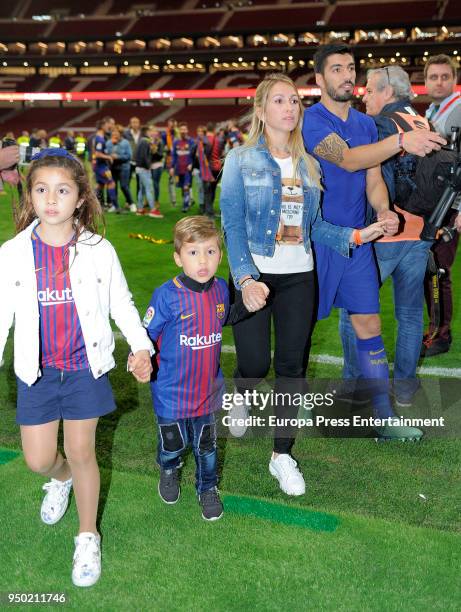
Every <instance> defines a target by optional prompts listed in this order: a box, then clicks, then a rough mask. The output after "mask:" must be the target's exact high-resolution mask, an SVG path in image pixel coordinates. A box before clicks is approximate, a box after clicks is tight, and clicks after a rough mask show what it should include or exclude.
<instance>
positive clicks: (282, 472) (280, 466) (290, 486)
mask: <svg viewBox="0 0 461 612" xmlns="http://www.w3.org/2000/svg"><path fill="white" fill-rule="evenodd" d="M269 472H270V473H271V474H272V476H275V478H277V480H278V481H279V484H280V488H281V489H282V491H283V492H284V493H286V494H287V495H304V493H305V492H306V484H305V482H304V478H303V475H302V474H301V472H300V471H299V470H298V464H297V463H296V461H295V460H294V459H293V458H292V457H290V455H287V454H282V455H279V456H278V457H276V458H275V459H274V458H271V460H270V462H269Z"/></svg>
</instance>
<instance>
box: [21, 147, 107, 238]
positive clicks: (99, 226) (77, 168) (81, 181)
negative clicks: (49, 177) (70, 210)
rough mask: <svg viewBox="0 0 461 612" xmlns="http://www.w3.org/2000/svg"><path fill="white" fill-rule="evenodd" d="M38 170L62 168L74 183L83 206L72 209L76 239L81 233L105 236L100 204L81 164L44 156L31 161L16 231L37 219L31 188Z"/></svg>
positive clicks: (63, 158)
mask: <svg viewBox="0 0 461 612" xmlns="http://www.w3.org/2000/svg"><path fill="white" fill-rule="evenodd" d="M40 168H62V169H63V170H67V171H68V172H69V174H70V176H71V178H72V180H73V181H75V182H76V183H77V188H78V199H79V200H82V201H83V202H82V205H81V206H80V207H79V208H76V209H75V210H74V228H75V235H76V239H77V240H78V238H79V236H80V234H81V233H82V232H83V231H84V230H88V231H89V232H91V233H92V234H101V235H104V233H105V232H104V217H103V213H102V208H101V205H100V203H99V201H98V199H97V197H96V195H95V193H94V191H93V189H92V187H91V184H90V180H89V178H88V175H87V173H86V170H85V167H84V166H83V164H82V162H81V161H80V160H79V159H77V158H76V157H72V158H70V157H67V156H66V157H63V156H58V155H47V156H45V157H42V158H40V159H37V160H35V161H33V162H32V163H31V165H30V170H29V173H28V175H27V178H26V185H25V189H24V192H23V195H22V199H21V203H20V205H19V208H18V210H17V211H15V212H16V214H15V222H16V230H17V231H18V232H20V231H22V230H23V229H25V228H26V227H27V226H28V225H29V224H30V223H32V221H33V220H34V219H35V218H36V217H37V215H36V214H35V210H34V206H33V204H32V185H33V181H34V175H35V173H36V172H37V170H39V169H40Z"/></svg>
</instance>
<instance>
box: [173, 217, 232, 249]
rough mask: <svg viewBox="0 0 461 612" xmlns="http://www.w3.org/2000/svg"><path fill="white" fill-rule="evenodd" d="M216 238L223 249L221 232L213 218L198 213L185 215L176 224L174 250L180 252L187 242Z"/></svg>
mask: <svg viewBox="0 0 461 612" xmlns="http://www.w3.org/2000/svg"><path fill="white" fill-rule="evenodd" d="M210 238H216V242H217V243H218V246H219V248H220V249H221V234H220V233H219V230H218V228H217V227H216V225H215V224H214V222H213V220H212V219H209V218H208V217H202V216H199V215H196V216H195V217H184V219H181V220H180V221H178V222H177V223H176V225H175V226H174V250H175V251H176V253H179V252H180V250H181V247H182V246H183V244H184V243H185V242H203V241H204V240H208V239H210Z"/></svg>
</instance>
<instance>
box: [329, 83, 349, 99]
mask: <svg viewBox="0 0 461 612" xmlns="http://www.w3.org/2000/svg"><path fill="white" fill-rule="evenodd" d="M327 94H328V95H329V96H330V98H331V99H332V100H334V101H335V102H349V100H350V99H351V98H352V97H353V95H354V90H353V89H352V90H351V91H345V92H344V93H339V91H338V90H337V89H334V87H332V86H331V85H327Z"/></svg>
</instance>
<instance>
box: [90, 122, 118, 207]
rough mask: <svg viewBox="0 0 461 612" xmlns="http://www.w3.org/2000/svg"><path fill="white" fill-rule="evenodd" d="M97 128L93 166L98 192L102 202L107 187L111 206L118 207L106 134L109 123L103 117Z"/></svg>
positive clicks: (93, 146) (93, 143) (93, 149)
mask: <svg viewBox="0 0 461 612" xmlns="http://www.w3.org/2000/svg"><path fill="white" fill-rule="evenodd" d="M96 128H97V129H96V133H95V135H94V138H93V142H92V166H93V172H94V177H95V181H96V184H97V190H96V194H97V197H98V200H99V201H100V202H101V203H102V202H103V201H104V189H106V190H107V198H108V200H109V203H110V207H114V208H117V207H118V203H117V191H116V189H115V183H114V179H113V176H112V172H111V171H110V165H111V164H112V157H111V156H110V155H109V154H108V153H107V141H106V134H107V133H109V124H108V123H107V122H106V121H105V120H104V119H101V120H100V121H98V123H97V126H96Z"/></svg>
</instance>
